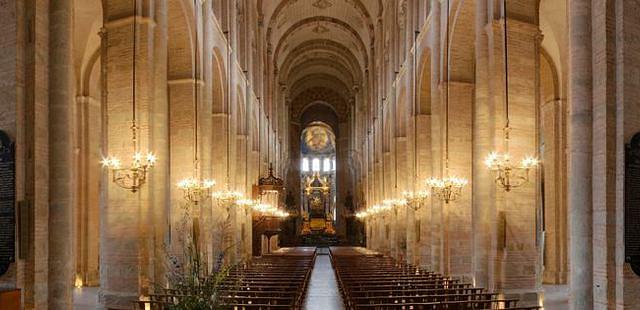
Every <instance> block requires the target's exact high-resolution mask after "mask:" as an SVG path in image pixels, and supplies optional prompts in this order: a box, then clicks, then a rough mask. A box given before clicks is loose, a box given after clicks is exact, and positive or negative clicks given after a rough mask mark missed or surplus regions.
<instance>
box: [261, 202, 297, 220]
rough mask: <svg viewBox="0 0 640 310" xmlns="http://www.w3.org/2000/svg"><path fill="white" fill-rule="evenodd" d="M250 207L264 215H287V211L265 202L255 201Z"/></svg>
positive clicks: (281, 216)
mask: <svg viewBox="0 0 640 310" xmlns="http://www.w3.org/2000/svg"><path fill="white" fill-rule="evenodd" d="M252 209H253V210H254V211H256V212H257V213H260V214H261V215H262V216H265V217H277V218H286V217H288V216H289V212H287V211H284V210H281V209H279V208H277V207H274V206H273V205H271V204H267V203H256V204H253V205H252Z"/></svg>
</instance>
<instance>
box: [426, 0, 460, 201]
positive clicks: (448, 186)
mask: <svg viewBox="0 0 640 310" xmlns="http://www.w3.org/2000/svg"><path fill="white" fill-rule="evenodd" d="M449 5H450V0H447V12H446V14H447V36H446V53H447V57H446V62H447V70H445V73H446V79H445V80H446V81H447V89H446V91H445V96H446V100H445V114H444V115H445V147H444V156H445V160H444V165H445V166H444V174H443V177H441V178H431V179H429V180H427V185H428V186H429V187H430V188H431V193H432V194H433V195H434V196H436V197H438V198H439V199H440V200H441V201H443V202H444V203H445V204H448V203H449V202H451V201H454V200H456V199H458V197H460V195H461V193H462V189H463V188H464V187H465V186H466V185H467V184H468V181H467V179H465V178H461V177H456V176H451V175H449V62H450V55H449V16H450V9H449Z"/></svg>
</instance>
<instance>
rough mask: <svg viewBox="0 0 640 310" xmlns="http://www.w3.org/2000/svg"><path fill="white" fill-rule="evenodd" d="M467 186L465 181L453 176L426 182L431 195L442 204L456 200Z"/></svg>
mask: <svg viewBox="0 0 640 310" xmlns="http://www.w3.org/2000/svg"><path fill="white" fill-rule="evenodd" d="M467 184H468V182H467V179H465V178H459V177H455V176H447V177H444V178H431V179H429V180H427V185H428V186H429V187H430V188H431V192H432V193H433V195H434V196H436V197H438V198H439V199H440V200H442V201H443V202H444V203H449V202H451V201H454V200H456V199H458V197H460V195H461V194H462V189H463V188H464V187H465V186H467Z"/></svg>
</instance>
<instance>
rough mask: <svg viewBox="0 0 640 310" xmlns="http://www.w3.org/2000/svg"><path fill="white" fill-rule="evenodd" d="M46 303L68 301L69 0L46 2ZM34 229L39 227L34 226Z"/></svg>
mask: <svg viewBox="0 0 640 310" xmlns="http://www.w3.org/2000/svg"><path fill="white" fill-rule="evenodd" d="M49 12H50V19H49V25H50V28H49V31H50V37H49V60H50V69H49V70H50V71H49V157H50V160H49V181H50V184H49V189H50V194H49V229H48V232H49V279H48V282H49V286H48V289H49V296H48V299H49V307H48V308H49V309H69V308H71V306H72V303H73V297H72V287H73V286H72V283H73V275H74V274H73V270H74V269H73V267H74V265H75V264H74V256H73V255H70V254H71V253H72V252H73V231H74V229H73V215H74V209H75V207H76V206H75V203H76V201H75V199H74V198H75V197H74V193H73V190H74V186H75V183H74V182H75V170H76V166H75V165H74V164H75V161H76V158H75V154H74V146H75V141H74V132H73V130H74V128H73V125H74V124H76V122H75V119H74V106H75V100H74V99H75V98H74V96H73V92H74V87H73V85H74V84H73V83H74V78H73V67H74V66H73V64H72V55H73V34H72V32H73V27H72V25H73V14H72V13H73V6H72V1H69V0H61V1H53V2H51V6H50V7H49ZM36 229H40V227H36Z"/></svg>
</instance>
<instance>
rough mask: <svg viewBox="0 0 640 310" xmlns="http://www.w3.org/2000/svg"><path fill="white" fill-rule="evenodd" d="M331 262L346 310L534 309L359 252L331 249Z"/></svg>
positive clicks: (366, 251) (381, 257)
mask: <svg viewBox="0 0 640 310" xmlns="http://www.w3.org/2000/svg"><path fill="white" fill-rule="evenodd" d="M331 260H332V263H333V267H334V271H335V274H336V278H337V280H338V284H339V285H340V289H341V294H342V298H343V300H344V303H345V306H346V308H347V309H376V310H382V309H429V310H440V309H448V310H468V309H519V310H532V309H539V307H526V306H519V305H518V300H516V299H508V298H503V297H502V296H501V295H500V294H498V293H494V292H488V291H487V290H486V289H484V288H478V287H473V285H472V284H471V283H467V282H463V281H460V280H459V279H452V278H450V277H446V276H443V275H440V274H437V273H434V272H429V271H426V270H424V269H422V268H419V267H416V266H413V265H410V264H406V263H400V262H398V261H396V260H395V259H393V258H390V257H387V256H383V255H380V254H378V253H376V252H372V251H369V250H366V249H363V248H353V247H332V248H331Z"/></svg>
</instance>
